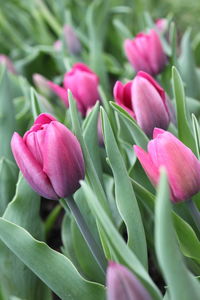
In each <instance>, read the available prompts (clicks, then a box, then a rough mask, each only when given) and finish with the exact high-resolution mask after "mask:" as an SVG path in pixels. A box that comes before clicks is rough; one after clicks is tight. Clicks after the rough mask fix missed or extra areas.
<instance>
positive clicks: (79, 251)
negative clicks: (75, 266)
mask: <svg viewBox="0 0 200 300" xmlns="http://www.w3.org/2000/svg"><path fill="white" fill-rule="evenodd" d="M71 232H72V242H73V246H74V251H75V255H76V259H77V261H78V263H79V265H80V268H81V270H82V272H83V275H84V277H85V278H87V279H88V280H91V281H96V282H100V283H102V284H103V283H104V280H105V278H104V276H103V275H102V272H100V269H99V266H98V264H97V262H96V260H95V259H94V256H93V255H92V254H91V252H90V250H89V248H88V246H87V244H86V242H85V240H84V239H83V237H82V235H81V233H80V230H79V228H78V226H77V225H76V223H75V221H74V219H72V221H71Z"/></svg>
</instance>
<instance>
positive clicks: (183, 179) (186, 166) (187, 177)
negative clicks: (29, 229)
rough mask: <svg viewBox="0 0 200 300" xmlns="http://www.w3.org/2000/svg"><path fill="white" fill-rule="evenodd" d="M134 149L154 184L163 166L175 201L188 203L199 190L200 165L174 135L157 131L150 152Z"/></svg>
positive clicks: (155, 130) (160, 130)
mask: <svg viewBox="0 0 200 300" xmlns="http://www.w3.org/2000/svg"><path fill="white" fill-rule="evenodd" d="M134 150H135V153H136V155H137V158H138V159H139V161H140V163H141V165H142V167H143V168H144V170H145V172H146V174H147V176H148V177H149V179H150V180H151V182H152V183H153V185H157V183H158V180H159V169H160V167H161V166H164V167H165V169H166V171H167V175H168V180H169V185H170V191H171V200H172V201H174V202H180V201H184V200H188V199H189V198H190V197H192V196H193V195H195V194H196V193H198V192H199V191H200V162H199V161H198V159H197V158H196V156H195V155H194V154H193V153H192V151H191V150H190V149H189V148H188V147H186V146H185V145H184V144H183V143H182V142H181V141H179V140H178V139H177V138H176V137H175V136H174V135H173V134H171V133H169V132H167V131H164V130H162V129H159V128H155V129H154V132H153V140H151V141H150V142H149V143H148V152H145V151H144V150H143V149H142V148H140V147H138V146H134Z"/></svg>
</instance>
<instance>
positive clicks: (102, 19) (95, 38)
mask: <svg viewBox="0 0 200 300" xmlns="http://www.w3.org/2000/svg"><path fill="white" fill-rule="evenodd" d="M109 6H110V3H109V1H99V0H94V1H92V2H91V4H90V5H89V7H88V9H87V13H86V16H85V20H86V25H87V29H88V34H89V50H90V65H91V67H92V69H93V70H94V71H95V72H96V73H97V74H98V75H99V77H100V79H101V83H102V85H103V86H104V88H105V89H106V90H108V89H109V87H108V76H107V72H106V68H105V63H104V59H103V45H104V40H105V34H106V29H107V23H108V10H109Z"/></svg>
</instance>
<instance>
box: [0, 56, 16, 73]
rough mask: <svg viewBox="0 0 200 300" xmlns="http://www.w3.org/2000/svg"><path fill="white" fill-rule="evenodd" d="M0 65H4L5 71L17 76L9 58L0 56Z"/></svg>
mask: <svg viewBox="0 0 200 300" xmlns="http://www.w3.org/2000/svg"><path fill="white" fill-rule="evenodd" d="M0 65H5V66H6V68H7V70H8V71H9V72H11V73H13V74H17V72H16V70H15V67H14V65H13V63H12V61H11V60H10V58H9V57H8V56H6V55H4V54H0Z"/></svg>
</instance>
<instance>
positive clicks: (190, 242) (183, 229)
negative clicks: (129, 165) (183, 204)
mask: <svg viewBox="0 0 200 300" xmlns="http://www.w3.org/2000/svg"><path fill="white" fill-rule="evenodd" d="M132 184H133V188H134V191H135V194H136V196H137V197H138V198H139V199H140V201H141V202H142V204H143V205H144V206H145V207H147V209H148V210H149V215H150V216H153V213H154V207H155V196H154V195H153V194H152V193H150V192H149V191H148V190H147V189H146V188H144V187H143V186H141V185H140V184H139V183H138V182H136V181H135V180H132ZM172 216H173V222H174V228H175V230H176V233H177V238H178V242H179V246H180V249H181V251H182V253H183V254H184V256H186V257H189V258H192V259H195V260H196V261H197V262H199V260H200V242H199V240H198V238H197V236H196V233H195V232H194V230H193V229H192V227H191V226H190V225H189V224H188V223H187V222H186V221H184V220H183V219H182V218H181V217H180V216H178V215H177V214H176V213H175V212H174V211H172Z"/></svg>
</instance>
